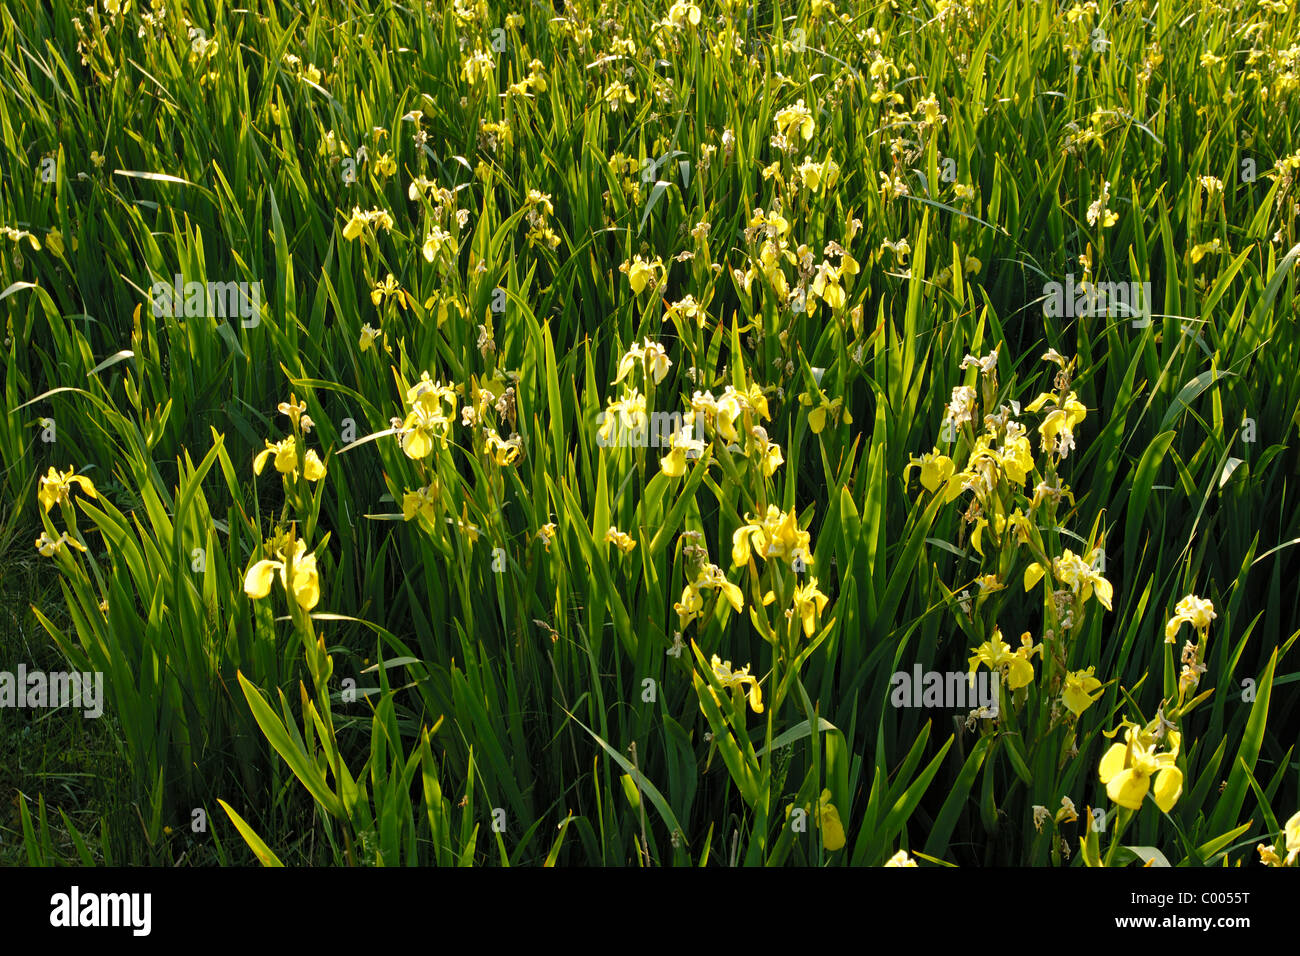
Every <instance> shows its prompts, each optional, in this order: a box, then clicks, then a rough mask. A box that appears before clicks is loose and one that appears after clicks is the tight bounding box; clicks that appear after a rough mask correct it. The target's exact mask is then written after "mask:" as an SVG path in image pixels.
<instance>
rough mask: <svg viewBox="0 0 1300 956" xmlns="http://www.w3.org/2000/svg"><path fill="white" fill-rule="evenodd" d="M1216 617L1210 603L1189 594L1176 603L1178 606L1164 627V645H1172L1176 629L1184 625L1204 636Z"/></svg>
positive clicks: (1176, 633)
mask: <svg viewBox="0 0 1300 956" xmlns="http://www.w3.org/2000/svg"><path fill="white" fill-rule="evenodd" d="M1217 617H1218V615H1217V614H1215V613H1214V605H1213V604H1212V603H1211V602H1209V601H1207V600H1205V599H1203V598H1198V597H1197V596H1196V595H1195V594H1189V595H1187V596H1186V597H1185V598H1183V599H1182V600H1181V601H1179V602H1178V606H1177V607H1175V608H1174V616H1173V617H1171V618H1170V619H1169V623H1168V624H1166V625H1165V643H1166V644H1172V643H1174V638H1175V637H1176V636H1177V635H1178V629H1179V628H1181V627H1182V626H1183V625H1184V624H1190V625H1192V627H1194V628H1196V630H1197V631H1199V632H1201V633H1202V634H1204V633H1205V631H1206V630H1208V629H1209V627H1210V622H1211V621H1213V620H1214V619H1215V618H1217Z"/></svg>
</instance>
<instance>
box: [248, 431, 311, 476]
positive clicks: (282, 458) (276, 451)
mask: <svg viewBox="0 0 1300 956" xmlns="http://www.w3.org/2000/svg"><path fill="white" fill-rule="evenodd" d="M272 456H274V459H275V470H276V471H278V472H279V473H280V474H282V475H296V474H298V440H297V439H296V438H295V437H294V436H293V435H290V436H289V437H288V438H286V439H284V440H283V441H278V442H276V443H275V444H274V445H272V444H271V443H270V442H269V441H268V442H267V443H266V448H264V449H262V451H260V452H258V453H257V456H256V457H255V458H254V459H253V474H255V475H260V474H261V473H262V469H263V468H265V467H266V460H267V459H268V458H271V457H272ZM302 476H303V477H304V478H306V479H307V480H308V481H320V480H321V479H322V478H324V477H325V463H324V462H322V461H321V460H320V456H319V455H317V454H316V452H315V450H314V449H311V448H309V449H307V451H306V453H305V454H304V455H303V471H302Z"/></svg>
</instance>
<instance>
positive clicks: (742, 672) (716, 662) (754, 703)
mask: <svg viewBox="0 0 1300 956" xmlns="http://www.w3.org/2000/svg"><path fill="white" fill-rule="evenodd" d="M710 664H711V666H712V667H713V676H714V677H715V678H717V681H718V683H719V684H721V685H722V686H723V687H725V688H726V689H727V690H733V689H737V688H743V687H745V686H746V685H748V687H749V695H748V696H749V706H750V707H751V708H753V710H754V713H756V714H761V713H762V712H763V692H762V690H761V689H760V688H759V686H758V678H757V677H753V676H752V675H751V674H750V673H749V665H748V664H746V665H745V666H744V667H741V668H738V669H737V670H734V671H733V670H732V669H731V661H723V660H722V659H721V658H719V657H718V655H717V654H714V655H713V660H712V661H710ZM709 693H711V694H713V699H714V700H716V701H718V706H719V707H721V706H722V701H720V700H718V695H717V694H716V693H714V691H713V688H712V687H710V688H709Z"/></svg>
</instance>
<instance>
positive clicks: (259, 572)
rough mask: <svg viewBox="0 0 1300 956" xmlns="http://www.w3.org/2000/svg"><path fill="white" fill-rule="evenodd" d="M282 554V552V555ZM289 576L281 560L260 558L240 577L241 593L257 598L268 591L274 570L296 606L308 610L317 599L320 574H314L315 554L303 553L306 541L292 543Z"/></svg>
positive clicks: (305, 551) (305, 548)
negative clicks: (241, 581) (242, 582)
mask: <svg viewBox="0 0 1300 956" xmlns="http://www.w3.org/2000/svg"><path fill="white" fill-rule="evenodd" d="M282 556H283V555H282ZM288 564H290V565H292V569H293V570H292V578H290V577H289V575H288V573H287V571H286V562H285V561H276V560H273V559H270V558H264V559H262V560H261V561H258V562H257V563H256V564H254V565H253V566H252V567H251V568H249V569H248V573H247V574H246V575H245V576H244V593H245V594H247V595H248V596H249V597H250V598H253V599H254V600H260V599H262V598H264V597H266V596H267V595H268V594H270V593H271V582H272V580H273V579H274V578H275V574H276V572H277V571H278V572H279V573H280V583H281V584H283V585H284V589H285V591H287V592H289V593H291V594H292V595H293V598H294V600H295V601H297V602H298V606H299V607H301V608H302V609H303V610H304V611H310V610H311V609H312V608H314V607H315V606H316V605H317V603H318V602H319V601H320V577H319V575H318V574H317V573H316V555H314V554H308V553H307V542H306V541H303V540H301V539H299V540H298V541H296V542H295V543H294V546H293V560H292V561H291V562H288Z"/></svg>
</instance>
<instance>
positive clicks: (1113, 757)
mask: <svg viewBox="0 0 1300 956" xmlns="http://www.w3.org/2000/svg"><path fill="white" fill-rule="evenodd" d="M1127 754H1128V747H1126V746H1124V744H1112V745H1111V748H1110V749H1109V750H1107V751H1106V754H1105V756H1104V757H1102V758H1101V767H1100V776H1101V782H1102V783H1110V781H1111V779H1112V778H1114V777H1115V775H1116V774H1118V773H1119V772H1120V771H1121V770H1123V769H1124V758H1125V756H1126V755H1127Z"/></svg>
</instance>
